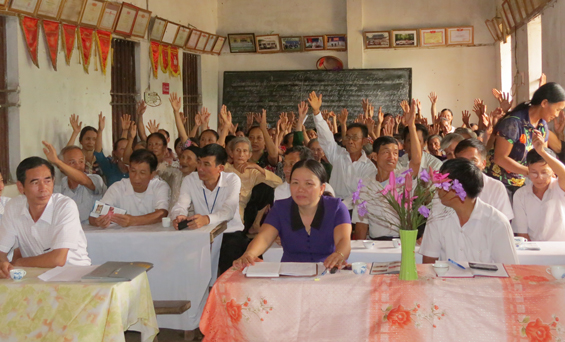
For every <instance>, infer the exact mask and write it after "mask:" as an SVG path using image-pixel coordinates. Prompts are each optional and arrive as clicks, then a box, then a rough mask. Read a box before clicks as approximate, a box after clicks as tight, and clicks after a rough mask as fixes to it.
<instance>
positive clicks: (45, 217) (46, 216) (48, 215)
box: [21, 194, 54, 224]
mask: <svg viewBox="0 0 565 342" xmlns="http://www.w3.org/2000/svg"><path fill="white" fill-rule="evenodd" d="M23 196H24V198H25V205H24V206H23V208H22V213H21V215H26V216H29V217H30V218H31V219H32V220H33V218H32V217H31V213H30V212H29V203H28V201H27V197H25V195H23ZM53 210H54V207H53V194H51V198H49V202H47V205H46V206H45V209H44V210H43V213H42V214H41V217H39V220H42V221H45V222H47V223H49V224H51V222H52V221H53ZM39 220H38V221H39Z"/></svg>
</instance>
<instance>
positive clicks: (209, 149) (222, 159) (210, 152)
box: [199, 144, 228, 166]
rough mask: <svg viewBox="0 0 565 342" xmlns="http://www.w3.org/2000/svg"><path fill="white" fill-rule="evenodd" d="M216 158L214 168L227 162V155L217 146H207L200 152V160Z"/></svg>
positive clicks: (223, 149)
mask: <svg viewBox="0 0 565 342" xmlns="http://www.w3.org/2000/svg"><path fill="white" fill-rule="evenodd" d="M212 156H214V157H216V166H218V165H226V163H227V162H228V153H227V152H226V149H225V148H223V147H222V146H220V145H218V144H208V145H206V146H204V147H203V148H202V149H201V150H200V156H199V157H200V158H204V157H212Z"/></svg>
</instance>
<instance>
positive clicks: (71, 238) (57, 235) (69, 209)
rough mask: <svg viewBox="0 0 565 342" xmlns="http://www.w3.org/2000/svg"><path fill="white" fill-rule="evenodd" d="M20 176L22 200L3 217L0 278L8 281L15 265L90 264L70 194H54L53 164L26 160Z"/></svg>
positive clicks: (18, 171) (19, 169) (11, 204)
mask: <svg viewBox="0 0 565 342" xmlns="http://www.w3.org/2000/svg"><path fill="white" fill-rule="evenodd" d="M16 175H17V179H18V181H17V186H18V190H19V191H20V193H21V194H22V196H18V197H16V198H14V199H12V200H11V201H10V202H8V204H7V205H6V210H5V212H4V215H3V216H2V222H1V224H0V278H7V277H9V276H10V270H11V269H13V268H14V267H45V268H51V267H56V266H64V265H66V264H70V265H79V266H88V265H90V258H88V253H87V251H86V237H85V235H84V232H83V230H82V227H81V225H80V219H79V215H78V209H77V205H76V204H75V202H74V201H73V200H72V199H70V198H68V197H66V196H63V195H61V194H53V179H54V177H55V168H54V167H53V165H51V164H50V163H49V162H48V161H47V160H45V159H42V158H39V157H30V158H26V159H24V160H23V161H22V162H21V163H20V164H19V165H18V167H17V169H16ZM12 248H14V256H13V259H12V262H10V261H8V253H9V252H10V251H11V250H12Z"/></svg>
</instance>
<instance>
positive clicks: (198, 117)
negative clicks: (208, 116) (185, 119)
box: [194, 112, 202, 127]
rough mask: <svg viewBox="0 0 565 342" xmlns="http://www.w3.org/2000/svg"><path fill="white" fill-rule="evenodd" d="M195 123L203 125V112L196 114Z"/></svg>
mask: <svg viewBox="0 0 565 342" xmlns="http://www.w3.org/2000/svg"><path fill="white" fill-rule="evenodd" d="M194 124H195V125H196V127H198V126H202V113H200V112H199V113H198V114H196V115H195V116H194Z"/></svg>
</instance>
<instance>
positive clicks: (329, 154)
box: [314, 113, 340, 164]
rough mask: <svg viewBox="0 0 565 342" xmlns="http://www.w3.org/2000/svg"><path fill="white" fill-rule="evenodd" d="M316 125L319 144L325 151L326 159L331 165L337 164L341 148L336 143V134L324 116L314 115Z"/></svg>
mask: <svg viewBox="0 0 565 342" xmlns="http://www.w3.org/2000/svg"><path fill="white" fill-rule="evenodd" d="M314 124H315V125H316V130H317V131H318V142H319V143H320V146H321V147H322V150H324V153H325V155H326V158H328V161H329V162H330V164H335V160H336V158H337V154H338V151H339V149H340V146H339V145H338V144H337V143H336V142H335V139H334V134H333V133H332V131H331V130H330V128H329V127H328V123H327V122H326V121H325V120H324V118H323V117H322V114H321V113H320V114H318V115H314Z"/></svg>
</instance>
